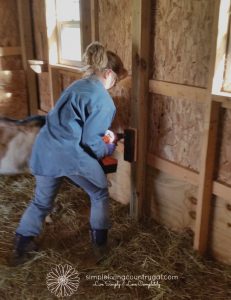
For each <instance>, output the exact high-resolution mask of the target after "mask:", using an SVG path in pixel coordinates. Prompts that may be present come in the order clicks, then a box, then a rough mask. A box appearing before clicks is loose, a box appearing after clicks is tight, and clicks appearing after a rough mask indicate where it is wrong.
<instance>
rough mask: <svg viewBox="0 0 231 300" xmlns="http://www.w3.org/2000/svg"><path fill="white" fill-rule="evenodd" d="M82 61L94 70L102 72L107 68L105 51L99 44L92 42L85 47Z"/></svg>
mask: <svg viewBox="0 0 231 300" xmlns="http://www.w3.org/2000/svg"><path fill="white" fill-rule="evenodd" d="M83 59H84V61H85V63H86V64H87V65H88V66H89V67H91V68H92V69H94V70H102V69H104V68H106V67H107V64H108V58H107V51H106V49H105V48H104V46H103V45H102V44H101V43H99V42H93V43H91V44H90V45H88V46H87V48H86V50H85V52H84V55H83Z"/></svg>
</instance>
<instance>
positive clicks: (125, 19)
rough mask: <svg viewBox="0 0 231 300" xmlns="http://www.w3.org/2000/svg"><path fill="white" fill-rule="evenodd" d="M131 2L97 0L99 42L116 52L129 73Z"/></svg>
mask: <svg viewBox="0 0 231 300" xmlns="http://www.w3.org/2000/svg"><path fill="white" fill-rule="evenodd" d="M131 19H132V1H131V0H99V41H100V42H101V43H103V44H104V45H105V46H106V47H107V48H108V49H109V50H112V51H114V52H116V53H117V54H118V55H119V56H120V57H121V59H122V61H123V62H124V65H125V67H126V68H127V69H128V70H129V71H131V60H132V32H131Z"/></svg>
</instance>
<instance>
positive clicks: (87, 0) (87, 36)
mask: <svg viewBox="0 0 231 300" xmlns="http://www.w3.org/2000/svg"><path fill="white" fill-rule="evenodd" d="M79 4H80V22H81V25H80V28H81V44H82V53H84V51H85V49H86V47H87V46H88V45H89V44H90V43H91V41H92V33H91V29H92V20H91V0H81V1H80V2H79Z"/></svg>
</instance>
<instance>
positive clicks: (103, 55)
mask: <svg viewBox="0 0 231 300" xmlns="http://www.w3.org/2000/svg"><path fill="white" fill-rule="evenodd" d="M83 59H84V61H85V63H86V64H87V65H88V67H87V74H88V75H90V74H92V73H95V72H96V71H103V70H104V69H112V70H113V71H114V72H115V73H116V74H117V76H118V77H124V76H125V74H127V71H126V70H125V68H124V65H123V62H122V60H121V59H120V57H119V56H118V55H117V54H116V53H114V52H112V51H109V50H106V49H105V47H104V46H103V45H102V44H101V43H99V42H93V43H91V44H90V45H88V46H87V48H86V50H85V52H84V55H83Z"/></svg>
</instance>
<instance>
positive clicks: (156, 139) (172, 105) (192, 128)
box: [148, 94, 205, 171]
mask: <svg viewBox="0 0 231 300" xmlns="http://www.w3.org/2000/svg"><path fill="white" fill-rule="evenodd" d="M149 101H150V102H149V120H148V150H149V152H150V153H152V154H155V155H157V156H159V157H161V158H164V159H167V160H170V161H173V162H175V163H177V164H179V165H181V166H184V167H187V168H190V169H192V170H196V171H199V169H200V152H201V143H202V132H203V118H204V110H205V106H204V104H202V103H199V102H197V101H189V100H187V99H179V98H175V97H166V96H161V95H156V94H152V95H150V100H149Z"/></svg>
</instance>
